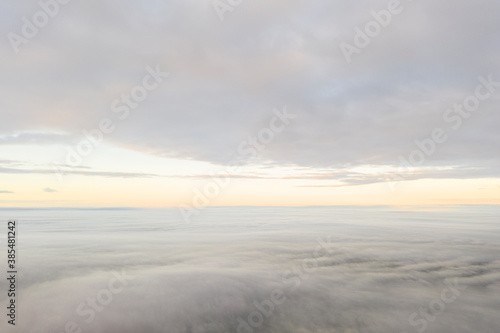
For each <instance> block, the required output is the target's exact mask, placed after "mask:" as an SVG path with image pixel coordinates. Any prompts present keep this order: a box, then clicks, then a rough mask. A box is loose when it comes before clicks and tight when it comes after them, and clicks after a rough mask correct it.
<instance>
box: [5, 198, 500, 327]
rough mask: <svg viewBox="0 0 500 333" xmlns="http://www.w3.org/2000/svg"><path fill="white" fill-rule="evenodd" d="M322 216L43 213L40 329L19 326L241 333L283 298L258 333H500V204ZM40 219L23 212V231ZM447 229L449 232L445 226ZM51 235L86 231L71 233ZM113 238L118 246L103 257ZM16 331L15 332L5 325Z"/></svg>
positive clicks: (31, 252)
mask: <svg viewBox="0 0 500 333" xmlns="http://www.w3.org/2000/svg"><path fill="white" fill-rule="evenodd" d="M311 209H312V208H301V209H299V208H292V209H286V210H279V209H278V210H276V209H274V208H269V209H265V210H264V211H260V212H259V211H256V210H252V209H249V210H246V211H240V210H237V211H235V210H231V209H229V210H228V209H224V208H218V209H211V210H210V213H208V212H207V214H206V215H204V216H200V220H199V221H198V223H197V224H196V225H191V226H189V227H187V226H185V225H184V224H183V223H182V221H179V218H180V217H177V218H176V217H175V216H176V215H173V214H175V213H172V212H171V211H169V210H160V211H154V212H152V211H147V210H136V211H132V212H131V211H127V212H126V213H125V212H124V211H119V210H116V211H99V212H92V211H84V210H81V211H79V212H78V214H77V213H76V212H74V211H69V212H67V213H65V212H64V211H57V214H58V216H59V215H60V214H63V215H64V214H69V215H68V216H72V218H68V219H66V220H65V223H64V225H59V224H60V223H59V222H57V221H53V219H52V218H50V216H52V215H53V214H54V212H50V211H46V210H44V211H43V213H42V212H41V211H39V212H37V213H36V216H43V219H45V218H46V219H47V220H46V221H45V222H44V223H47V225H45V226H44V227H43V228H41V227H40V226H39V223H32V224H28V223H26V224H25V228H28V229H25V232H26V233H27V232H28V231H29V233H30V235H33V239H32V240H31V243H30V246H29V247H27V248H26V249H25V250H24V251H25V254H24V256H25V259H24V262H23V265H24V267H25V275H24V276H23V288H24V289H23V290H25V292H24V293H23V295H22V296H20V297H21V298H19V304H24V305H23V311H24V313H25V315H26V316H27V315H29V316H30V317H29V318H30V320H19V323H18V325H17V327H16V329H17V330H22V331H26V332H29V331H32V330H33V329H35V328H41V327H43V331H44V332H45V331H47V332H59V331H63V330H64V326H65V324H66V322H68V321H74V322H75V323H77V324H78V325H79V326H80V327H81V328H82V330H84V331H91V332H96V333H101V332H124V333H128V332H138V331H140V332H146V333H150V332H151V333H153V332H163V331H165V329H166V328H168V331H169V332H172V333H177V332H187V331H191V332H237V328H238V325H239V321H238V318H242V319H243V320H248V318H249V316H250V315H251V314H252V313H253V312H254V311H259V310H258V308H257V307H256V305H255V304H256V303H257V304H259V305H261V304H267V303H266V301H268V300H269V299H270V295H271V294H272V292H273V291H274V290H277V289H278V290H281V291H282V292H283V294H284V296H286V301H285V302H284V303H282V304H279V305H274V307H273V310H272V313H271V314H270V315H269V316H266V315H264V316H263V323H262V325H261V326H260V327H257V328H255V332H292V333H295V332H307V333H309V332H311V333H312V332H332V331H335V330H337V331H349V330H351V331H354V332H356V331H366V332H401V331H407V332H410V331H413V330H415V328H416V327H415V326H412V325H411V323H410V316H411V315H412V314H413V313H415V312H417V317H418V318H426V317H425V314H422V313H421V312H420V311H419V308H422V309H424V311H425V310H427V309H428V312H427V314H428V315H432V316H433V317H435V319H434V320H432V321H431V320H429V322H428V331H429V332H433V331H434V332H443V333H451V332H456V331H457V330H460V332H467V333H468V332H484V331H486V332H487V331H491V332H494V329H495V328H496V327H498V325H499V324H500V322H499V320H500V319H499V318H498V315H497V312H496V311H495V310H496V309H498V306H500V300H499V299H498V297H496V295H498V289H499V288H500V274H499V270H500V261H499V260H498V258H499V254H500V248H499V246H498V244H497V238H498V237H497V235H496V233H495V232H493V230H496V229H495V228H496V227H495V226H494V224H495V223H496V221H494V220H491V219H489V218H488V217H487V216H490V214H495V213H496V212H497V211H498V207H496V208H487V209H486V208H485V207H478V208H476V209H480V211H481V212H485V209H486V210H487V211H488V214H487V215H483V218H479V219H478V218H477V217H478V216H477V213H473V211H474V209H472V210H469V208H465V207H461V208H453V209H448V210H446V211H443V212H423V211H420V212H416V211H413V212H411V214H408V212H405V211H403V212H401V211H400V212H394V211H391V210H384V209H382V210H381V209H378V208H370V209H367V208H359V207H358V208H356V210H355V212H353V211H352V210H351V209H349V208H347V209H346V208H316V209H315V210H311ZM228 213H229V215H227V214H228ZM23 214H25V215H26V216H24V215H23ZM32 214H33V212H30V211H28V212H24V213H23V212H16V215H19V219H20V220H21V221H22V220H26V218H27V217H28V216H33V215H32ZM41 214H42V215H41ZM158 214H160V215H158ZM159 216H161V217H162V218H158V217H159ZM264 216H265V217H264ZM326 216H328V218H325V217H326ZM367 216H369V218H366V217H367ZM491 216H492V215H491ZM163 217H165V218H167V219H168V221H169V223H168V224H165V222H164V221H165V219H164V218H163ZM214 217H216V218H214ZM263 218H264V219H265V221H266V222H265V224H262V221H263ZM82 219H83V220H85V221H86V223H81V221H82ZM144 220H147V221H148V223H147V224H144V223H143V221H144ZM440 220H443V221H446V223H443V224H440V225H439V226H437V225H436V224H435V223H434V221H440ZM471 220H473V221H474V222H473V223H472V224H471V223H470V221H471ZM26 221H32V219H29V220H26ZM102 221H106V223H102ZM304 221H307V223H304ZM425 221H428V223H427V222H425ZM477 223H481V228H477V227H476V226H475V224H477ZM284 225H286V232H283V227H284ZM47 228H53V230H58V228H63V229H64V230H66V229H67V230H73V228H77V230H78V231H79V232H78V234H77V235H76V234H74V235H72V234H71V233H67V234H65V235H66V236H65V237H60V235H58V233H56V232H53V233H50V234H47V233H46V232H45V231H46V230H47ZM51 230H52V229H51ZM104 230H106V232H104V233H101V232H100V231H104ZM408 230H411V232H408ZM108 232H113V233H114V235H115V237H113V238H110V237H109V235H107V233H108ZM42 233H43V234H44V236H45V237H43V238H41V237H40V238H36V237H35V236H36V235H37V234H42ZM99 235H100V236H99ZM221 235H222V236H221ZM318 238H320V239H321V240H322V243H323V247H321V246H320V245H319V243H318ZM145 239H147V240H148V247H144V246H143V244H144V240H145ZM100 241H104V242H106V243H105V244H106V246H105V247H104V248H103V247H96V245H95V244H97V243H96V242H100ZM318 246H320V250H319V251H320V252H318V250H317V248H318ZM62 249H64V251H61V250H62ZM82 249H83V250H84V251H82ZM104 249H105V250H104ZM315 253H316V254H315ZM89 258H90V259H89ZM315 266H317V268H315V269H312V267H315ZM305 269H306V270H307V271H306V270H305ZM122 272H124V274H125V275H126V276H131V277H133V279H130V280H127V284H126V286H125V287H124V288H123V289H122V290H121V291H120V292H118V293H116V294H113V295H112V300H111V301H110V302H109V304H107V305H105V306H104V307H103V308H102V309H101V310H100V311H94V313H95V319H94V320H93V321H91V322H90V323H88V322H86V321H85V319H86V318H88V316H87V315H85V316H79V315H78V314H77V312H76V309H77V308H78V307H79V306H81V304H82V303H84V306H85V307H84V308H82V309H87V310H88V309H90V308H91V307H88V306H86V305H85V304H86V302H88V300H89V299H92V298H93V299H96V298H98V297H99V298H102V299H106V298H105V292H102V290H105V289H107V288H108V286H109V283H110V281H112V279H116V276H115V275H114V273H119V274H122ZM455 279H457V280H456V285H457V287H458V288H459V291H460V295H459V296H458V297H457V298H456V300H455V301H454V302H453V303H451V304H446V305H445V309H444V310H443V311H442V312H441V313H440V314H439V315H435V314H436V312H437V311H436V310H433V309H429V308H430V306H431V305H429V304H433V303H432V302H433V301H434V300H440V299H441V297H442V295H443V290H445V289H446V288H447V285H446V284H445V281H452V283H453V281H455ZM6 283H7V282H6V281H0V287H2V288H3V287H5V286H6ZM120 286H121V284H120V283H118V282H116V281H115V284H114V287H120ZM465 287H466V288H465ZM444 294H445V296H447V297H451V296H452V295H453V294H452V293H450V292H449V291H446V292H445V293H444ZM98 295H99V296H98ZM2 297H4V298H5V297H6V296H0V301H1V300H2ZM40 309H41V310H40ZM464 313H467V314H468V315H467V316H464V315H463V314H464ZM430 318H432V317H430ZM420 325H421V324H419V325H418V326H417V327H420ZM4 327H5V330H4V331H5V332H7V333H9V332H14V330H13V329H11V328H7V324H6V323H5V321H2V322H0V328H4Z"/></svg>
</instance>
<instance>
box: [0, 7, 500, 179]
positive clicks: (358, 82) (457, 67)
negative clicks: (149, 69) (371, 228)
mask: <svg viewBox="0 0 500 333" xmlns="http://www.w3.org/2000/svg"><path fill="white" fill-rule="evenodd" d="M404 5H405V9H404V11H403V13H401V14H400V15H399V16H396V17H394V18H393V22H392V23H391V24H390V25H389V26H388V27H387V28H385V29H384V30H383V31H382V33H381V35H380V36H378V37H377V38H376V39H374V41H373V42H372V43H371V45H370V46H369V47H367V48H366V49H364V50H363V51H362V53H361V54H359V56H358V57H356V58H355V60H354V61H353V63H352V64H350V65H347V64H346V62H345V59H343V56H342V53H341V52H340V49H339V47H338V43H339V42H340V41H343V40H344V41H347V42H351V39H352V38H353V36H354V30H353V28H354V27H355V26H361V27H362V26H363V25H364V24H365V23H366V22H367V21H368V20H370V19H371V16H370V11H371V10H380V9H383V8H386V6H387V2H386V1H375V2H374V1H361V2H357V4H356V6H354V5H352V4H351V2H349V1H335V2H330V1H320V2H316V3H314V4H313V3H310V2H301V1H279V2H273V4H267V3H266V4H264V3H261V2H258V3H245V4H242V5H241V6H239V7H238V8H237V9H236V10H235V11H234V12H231V13H229V14H228V15H229V17H228V20H226V21H224V22H220V21H219V20H218V18H217V16H216V14H215V13H214V11H213V8H212V6H211V4H210V2H209V1H207V2H206V3H200V2H198V1H182V2H179V1H178V2H172V1H170V2H165V3H158V2H156V1H146V2H141V3H137V2H133V1H122V2H117V1H113V0H107V1H102V2H100V4H99V8H98V7H96V5H95V4H93V3H89V2H79V3H72V4H71V5H68V6H65V7H64V8H62V9H61V13H60V14H59V15H58V16H57V17H55V18H54V19H53V21H52V22H51V23H50V27H47V28H45V29H43V31H41V32H40V34H39V35H38V36H37V37H36V38H34V39H33V40H30V42H29V44H27V45H23V46H21V47H22V50H21V53H20V55H19V56H18V57H17V56H15V55H14V53H13V52H11V50H10V46H9V45H8V40H7V39H5V38H4V39H3V40H2V42H1V43H3V44H4V47H3V51H2V53H1V54H0V57H1V59H2V62H1V63H2V66H3V67H2V73H3V81H2V82H0V84H1V85H2V94H3V96H2V98H1V99H0V100H2V101H3V103H5V104H4V105H2V110H9V111H2V112H5V116H4V117H3V121H2V124H0V133H2V132H3V133H6V132H7V131H9V132H11V131H16V132H24V131H43V130H50V131H64V132H65V133H66V132H67V133H71V134H72V135H74V136H77V137H79V136H81V135H82V134H81V133H82V130H85V129H92V128H96V127H97V124H98V122H99V120H100V119H101V118H102V117H110V118H112V119H114V120H116V125H117V130H116V132H115V133H113V134H112V135H110V136H109V137H108V138H107V140H108V142H111V143H113V144H115V145H117V146H122V147H126V148H129V149H137V150H140V151H147V152H149V153H152V154H157V155H159V156H176V157H181V158H188V159H199V160H205V161H211V162H215V163H227V162H228V161H230V160H231V159H232V158H233V157H235V156H236V155H237V147H238V144H239V143H240V142H241V141H242V140H245V139H246V137H247V136H248V135H255V134H256V133H258V131H259V130H260V129H261V128H262V126H263V125H264V124H265V123H266V121H268V119H269V117H270V116H271V110H272V108H274V107H276V108H281V107H282V106H283V105H286V106H287V107H288V110H289V111H290V112H291V113H295V114H297V119H296V121H294V123H293V124H291V125H290V126H289V127H288V128H287V129H286V130H285V131H284V132H283V133H281V134H280V135H278V136H276V138H275V140H274V141H273V142H272V143H270V144H269V145H268V146H267V147H266V150H265V151H264V152H262V158H263V159H266V160H271V161H273V162H275V163H277V164H287V163H293V164H297V165H301V166H310V167H323V168H324V167H326V168H328V167H332V168H342V167H346V166H356V165H364V164H373V165H393V164H397V163H398V162H399V156H400V155H402V156H407V155H408V154H410V153H411V151H412V150H414V149H415V148H416V147H415V144H414V141H415V140H416V139H423V138H426V137H428V136H429V135H430V133H431V131H432V130H433V129H434V128H435V127H443V128H445V129H446V130H447V134H448V135H449V136H450V138H449V140H448V141H447V142H446V143H444V144H442V145H440V146H439V147H438V149H437V151H436V153H435V154H434V155H433V156H432V157H431V158H429V159H428V160H427V161H426V165H427V166H443V165H444V166H457V165H459V166H464V167H470V168H474V167H480V166H483V165H485V164H486V165H490V164H493V165H496V166H498V162H496V159H495V158H494V157H493V156H492V154H491V152H492V151H497V150H498V148H499V146H498V144H499V142H500V136H499V135H500V134H498V133H499V132H498V130H497V128H496V125H495V124H497V123H498V121H499V120H500V119H499V117H500V115H499V114H498V112H497V107H496V106H497V104H498V96H499V95H498V94H497V95H496V96H495V97H492V98H491V99H490V100H488V101H485V102H483V103H482V105H481V107H480V109H479V110H478V111H476V112H475V114H473V115H472V116H471V117H470V118H469V119H466V120H464V125H463V126H462V127H461V128H460V129H459V130H458V131H453V130H450V124H449V123H446V122H444V121H443V119H442V116H443V113H444V111H445V110H446V109H447V108H449V107H451V106H453V104H454V103H456V102H459V101H462V100H463V98H465V97H466V96H467V95H469V94H471V93H473V91H474V88H475V86H476V84H477V77H478V76H479V75H489V74H493V77H494V78H497V79H500V72H499V67H498V66H499V64H498V60H497V58H498V56H497V55H498V53H499V51H500V47H499V45H498V43H496V42H495V40H496V35H495V32H496V31H498V30H499V28H500V23H499V21H498V20H497V17H496V15H495V13H496V12H498V10H499V9H500V8H499V6H500V4H499V3H498V2H497V1H494V0H487V1H481V2H480V3H471V2H470V1H466V0H459V1H451V0H447V1H440V2H439V3H437V2H404ZM35 9H36V6H35V7H30V6H27V5H22V4H17V3H16V4H10V5H9V19H8V20H4V21H2V23H1V26H0V28H1V29H2V31H5V32H7V31H18V30H19V29H20V24H21V21H20V18H21V17H22V16H23V15H29V14H30V13H31V12H33V11H34V10H35ZM16 18H17V19H16ZM156 64H160V66H161V68H163V69H164V70H166V71H167V70H168V71H170V72H171V73H172V76H171V78H169V79H167V80H166V81H165V82H164V83H163V84H162V85H161V87H160V88H158V90H156V91H154V92H152V93H151V94H150V96H149V97H148V98H147V99H146V100H145V101H144V102H142V103H141V105H140V106H139V107H138V108H137V109H135V110H133V111H132V113H131V116H130V118H129V119H127V120H125V121H123V122H121V121H119V120H117V115H116V114H114V113H113V112H112V111H111V103H112V101H113V100H114V99H115V98H119V97H120V94H122V93H128V92H129V91H130V88H131V87H132V86H134V85H136V84H138V83H140V80H141V79H142V76H143V72H144V68H145V67H146V66H148V65H150V66H154V65H156ZM27 94H29V98H26V96H27ZM39 139H40V140H39V142H46V143H49V142H53V140H52V139H50V140H49V139H46V140H45V139H42V138H39ZM53 139H54V140H56V138H53ZM44 140H45V141H44ZM495 170H498V168H495ZM480 175H481V174H480V173H477V174H471V177H480ZM495 175H496V176H498V173H496V174H495Z"/></svg>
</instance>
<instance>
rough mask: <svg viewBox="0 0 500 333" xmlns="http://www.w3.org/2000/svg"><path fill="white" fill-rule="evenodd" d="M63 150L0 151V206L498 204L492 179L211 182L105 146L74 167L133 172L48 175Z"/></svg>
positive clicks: (216, 168)
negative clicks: (5, 168)
mask: <svg viewBox="0 0 500 333" xmlns="http://www.w3.org/2000/svg"><path fill="white" fill-rule="evenodd" d="M63 149H64V147H62V146H57V145H53V146H20V145H18V146H9V145H5V146H2V147H0V153H1V154H2V156H3V157H4V159H5V160H11V161H19V166H18V170H23V171H24V172H25V173H1V174H0V183H1V184H2V186H1V189H0V190H2V191H11V192H13V193H0V206H2V207H111V206H112V207H125V206H126V207H171V206H182V205H188V206H192V207H194V206H195V205H200V204H203V205H209V206H217V205H222V206H226V205H227V206H231V205H259V206H260V205H263V206H269V205H271V206H273V205H275V206H305V205H403V206H417V205H421V206H434V205H457V204H500V199H499V198H500V196H499V194H500V193H499V192H500V179H498V178H482V179H420V180H408V181H404V180H403V181H398V180H397V181H392V182H391V181H389V182H377V183H372V184H364V185H355V186H340V187H339V185H340V184H341V182H339V181H338V180H334V179H317V178H315V177H317V176H318V175H324V174H325V170H324V169H314V168H303V167H302V168H294V167H290V166H288V167H272V166H269V165H260V166H259V165H252V166H247V167H245V168H237V169H236V170H235V172H234V175H239V176H240V177H236V178H225V177H224V178H211V177H210V176H207V175H211V174H224V173H225V172H226V170H227V168H226V166H222V165H215V164H210V163H206V162H197V161H188V160H179V159H172V158H163V157H157V156H152V155H148V154H144V153H139V152H136V151H131V150H126V149H123V148H116V147H113V146H109V145H103V146H101V147H100V148H99V149H97V150H96V151H95V153H94V154H93V155H92V156H91V158H89V159H86V160H85V162H84V163H82V165H81V166H82V167H85V168H88V169H81V168H80V169H78V170H88V172H103V171H106V172H114V173H116V172H122V173H137V174H136V175H133V176H127V177H116V176H114V177H109V176H100V175H96V176H94V175H92V176H90V175H81V174H71V173H68V174H66V175H63V176H62V177H59V176H57V174H56V173H55V171H53V170H52V172H47V170H51V167H50V165H51V163H53V162H54V161H56V160H57V157H58V156H59V154H61V151H62V152H64V150H63ZM28 156H29V160H27V159H26V157H28ZM22 161H24V162H23V163H21V162H22ZM353 169H355V170H356V172H359V171H362V172H363V173H364V174H365V175H367V177H369V176H370V172H372V173H373V174H375V175H377V174H378V173H379V172H380V168H375V167H373V168H370V167H364V168H359V167H358V168H353ZM40 170H42V171H44V170H45V173H41V172H39V171H40ZM64 170H70V169H69V168H65V169H64ZM75 170H76V169H75ZM342 172H345V170H342ZM143 174H153V175H154V176H143ZM243 177H245V178H243ZM344 185H346V184H344ZM347 185H348V184H347ZM336 186H337V187H336Z"/></svg>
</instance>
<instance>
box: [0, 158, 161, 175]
mask: <svg viewBox="0 0 500 333" xmlns="http://www.w3.org/2000/svg"><path fill="white" fill-rule="evenodd" d="M2 165H3V166H2ZM1 173H4V174H43V175H50V174H53V175H56V174H62V175H78V176H92V177H115V178H140V177H159V175H156V174H150V173H140V172H118V171H98V170H93V169H92V168H90V167H87V166H76V167H73V166H69V165H59V164H57V165H50V166H49V165H44V166H42V167H40V166H35V165H32V164H31V163H29V162H26V161H13V160H0V174H1Z"/></svg>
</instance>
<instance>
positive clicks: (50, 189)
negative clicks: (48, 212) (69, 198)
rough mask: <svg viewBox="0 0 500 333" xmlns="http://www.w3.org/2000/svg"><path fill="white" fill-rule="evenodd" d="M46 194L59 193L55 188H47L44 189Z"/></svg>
mask: <svg viewBox="0 0 500 333" xmlns="http://www.w3.org/2000/svg"><path fill="white" fill-rule="evenodd" d="M43 191H44V192H47V193H54V192H57V190H54V189H53V188H49V187H46V188H44V189H43Z"/></svg>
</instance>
